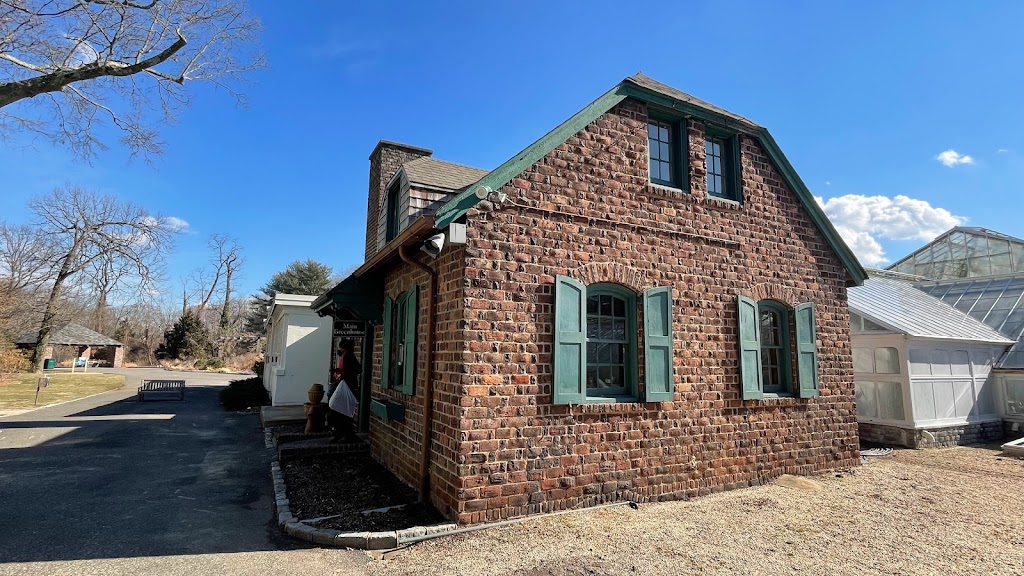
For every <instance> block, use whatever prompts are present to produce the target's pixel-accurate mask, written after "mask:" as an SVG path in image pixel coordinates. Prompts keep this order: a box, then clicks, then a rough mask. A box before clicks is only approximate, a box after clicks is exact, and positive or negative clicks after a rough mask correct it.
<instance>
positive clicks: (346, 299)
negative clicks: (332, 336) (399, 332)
mask: <svg viewBox="0 0 1024 576" xmlns="http://www.w3.org/2000/svg"><path fill="white" fill-rule="evenodd" d="M310 308H312V309H313V311H315V312H316V313H317V314H319V315H321V316H327V315H330V316H333V317H335V318H337V319H339V320H364V321H370V322H381V311H382V310H383V308H384V278H383V277H382V276H381V275H379V274H367V275H364V276H359V277H356V276H355V274H351V275H349V276H348V277H347V278H345V279H344V280H342V281H341V282H339V283H338V285H337V286H335V287H334V288H331V289H330V290H328V291H327V292H324V293H323V294H322V295H320V297H319V298H317V299H316V300H314V301H313V303H312V304H310Z"/></svg>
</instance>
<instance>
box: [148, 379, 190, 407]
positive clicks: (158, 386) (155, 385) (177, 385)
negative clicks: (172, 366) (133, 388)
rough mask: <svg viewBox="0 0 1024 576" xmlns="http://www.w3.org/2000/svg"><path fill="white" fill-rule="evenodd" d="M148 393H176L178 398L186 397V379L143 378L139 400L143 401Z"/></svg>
mask: <svg viewBox="0 0 1024 576" xmlns="http://www.w3.org/2000/svg"><path fill="white" fill-rule="evenodd" d="M148 394H157V395H160V394H163V395H171V394H173V395H175V396H177V397H178V400H184V399H185V381H184V380H143V381H142V386H139V401H140V402H141V401H143V400H144V399H145V396H146V395H148Z"/></svg>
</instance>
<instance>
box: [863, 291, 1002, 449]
mask: <svg viewBox="0 0 1024 576" xmlns="http://www.w3.org/2000/svg"><path fill="white" fill-rule="evenodd" d="M849 301H850V313H851V314H850V318H851V324H852V326H851V333H852V340H853V364H854V384H855V388H856V394H857V420H858V422H859V424H860V426H859V428H860V435H861V438H862V439H863V440H867V441H872V442H879V443H883V444H897V445H902V446H909V447H913V448H918V447H936V446H954V445H957V444H968V443H973V442H981V441H987V440H998V439H1000V438H1002V434H1003V430H1002V416H1003V414H1002V411H1003V410H1002V409H1003V407H1004V406H1005V404H1004V403H1002V402H1000V401H999V400H1000V399H999V398H998V395H999V394H998V392H997V390H996V383H995V378H994V377H993V375H992V367H993V364H994V363H995V362H996V361H997V360H998V359H999V358H1000V357H1001V356H1002V355H1003V353H1004V352H1005V351H1006V349H1007V348H1009V347H1010V346H1011V345H1012V344H1013V343H1014V341H1013V340H1011V339H1009V338H1007V337H1006V336H1004V335H1003V334H1000V333H999V332H998V331H996V330H995V329H993V328H991V327H989V326H987V325H986V324H984V323H983V322H981V321H979V320H976V319H974V318H972V317H971V316H969V315H968V314H965V313H964V312H961V311H960V310H957V309H956V308H954V307H952V306H950V305H949V304H946V303H945V302H943V301H941V300H939V299H937V298H933V297H931V296H929V295H927V294H925V293H924V292H922V291H920V290H918V289H916V288H914V287H913V286H912V285H911V284H909V283H907V282H903V281H900V280H895V279H890V278H879V277H872V278H869V279H868V280H867V281H866V282H865V283H864V285H863V286H858V287H855V288H850V289H849Z"/></svg>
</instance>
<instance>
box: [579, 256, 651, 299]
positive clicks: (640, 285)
mask: <svg viewBox="0 0 1024 576" xmlns="http://www.w3.org/2000/svg"><path fill="white" fill-rule="evenodd" d="M572 277H573V278H575V279H576V280H579V281H580V282H582V283H583V284H585V285H588V286H589V285H590V284H599V283H601V282H612V283H615V284H621V285H623V286H626V287H627V288H630V289H632V290H633V291H634V292H636V293H638V294H639V293H641V292H643V291H644V289H645V288H646V287H647V272H644V271H643V270H639V269H637V268H633V267H632V266H626V265H624V264H620V263H618V262H588V263H586V264H583V265H581V266H580V267H579V268H577V269H576V270H573V271H572Z"/></svg>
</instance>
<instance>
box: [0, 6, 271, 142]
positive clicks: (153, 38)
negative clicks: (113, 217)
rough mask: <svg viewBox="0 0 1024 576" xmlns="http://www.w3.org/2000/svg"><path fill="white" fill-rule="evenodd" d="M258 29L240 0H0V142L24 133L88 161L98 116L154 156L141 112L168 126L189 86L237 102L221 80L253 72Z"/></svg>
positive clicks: (259, 61) (153, 136)
mask: <svg viewBox="0 0 1024 576" xmlns="http://www.w3.org/2000/svg"><path fill="white" fill-rule="evenodd" d="M259 30H260V25H259V21H258V20H256V19H255V18H254V17H252V16H251V15H250V14H249V13H248V9H247V5H246V2H244V0H135V1H133V0H0V135H2V134H4V133H9V132H13V131H16V130H29V131H32V132H35V133H38V134H41V135H44V136H46V137H48V138H50V139H52V140H53V141H55V142H59V143H62V144H65V145H68V146H70V147H71V149H72V150H73V151H74V152H75V153H76V154H77V155H79V156H82V157H86V158H88V157H90V156H92V155H94V154H95V151H96V149H104V148H105V146H104V144H103V143H102V142H101V141H100V140H99V138H98V137H97V136H96V134H95V132H94V130H93V128H94V123H96V122H97V121H100V120H101V119H103V118H106V119H107V120H108V121H109V122H111V123H112V124H113V125H114V126H116V127H117V128H118V129H120V130H121V132H122V136H123V137H122V140H123V141H124V143H125V144H126V145H127V146H128V147H129V148H130V149H131V150H132V153H135V152H139V151H141V152H143V153H145V154H150V153H159V152H160V144H159V141H158V140H157V133H156V131H155V130H154V129H153V127H152V124H151V122H149V120H150V118H148V112H149V111H150V110H153V111H157V113H158V114H159V115H161V116H162V119H163V120H165V121H173V119H174V117H175V115H176V113H177V111H179V110H180V109H181V108H182V107H183V106H185V105H187V104H188V93H187V92H186V90H185V89H184V86H185V85H186V84H187V83H190V82H192V81H195V80H206V81H211V82H213V83H215V84H217V85H219V86H221V87H224V88H226V89H227V90H228V91H229V92H231V93H232V94H233V95H234V96H235V97H236V98H239V100H240V101H241V95H240V94H238V93H237V92H235V91H233V90H232V89H231V88H230V86H229V84H228V82H230V81H232V80H237V79H240V77H241V74H242V73H243V72H245V71H247V70H250V69H253V68H256V67H260V66H262V65H263V57H262V55H261V54H259V53H258V52H257V48H256V42H255V41H256V39H257V37H258V35H259ZM19 102H20V103H22V105H19V107H18V108H17V109H13V108H8V107H9V106H10V105H12V104H15V103H19ZM27 104H32V105H34V106H35V107H36V109H35V110H30V106H27Z"/></svg>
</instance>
